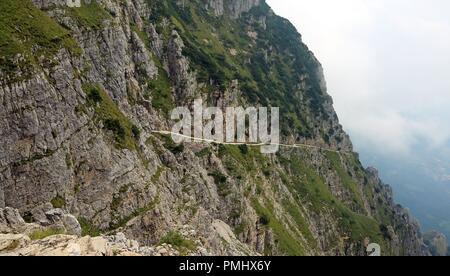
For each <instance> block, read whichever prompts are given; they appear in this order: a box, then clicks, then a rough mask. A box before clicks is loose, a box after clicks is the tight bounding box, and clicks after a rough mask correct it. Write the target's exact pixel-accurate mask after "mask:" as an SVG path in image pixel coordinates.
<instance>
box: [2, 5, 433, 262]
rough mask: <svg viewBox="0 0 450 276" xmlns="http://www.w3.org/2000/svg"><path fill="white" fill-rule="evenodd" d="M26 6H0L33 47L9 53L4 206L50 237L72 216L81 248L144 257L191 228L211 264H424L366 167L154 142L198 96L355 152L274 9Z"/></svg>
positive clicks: (294, 136)
mask: <svg viewBox="0 0 450 276" xmlns="http://www.w3.org/2000/svg"><path fill="white" fill-rule="evenodd" d="M33 3H34V5H35V6H31V2H30V1H25V0H21V1H12V0H5V1H3V2H2V4H1V6H0V11H2V12H5V11H6V12H8V13H9V16H10V18H13V19H14V21H11V22H8V21H1V22H0V23H1V24H0V26H1V29H0V30H1V32H2V33H4V34H5V35H4V36H2V38H1V39H3V40H6V42H11V41H13V42H14V43H16V44H19V43H22V42H24V41H28V42H30V43H29V44H28V43H23V48H20V52H19V53H15V52H11V51H10V49H8V48H7V47H5V45H7V44H5V43H4V42H5V41H0V42H2V43H0V53H1V56H2V58H3V59H6V60H4V61H5V62H6V64H7V65H8V66H7V67H3V66H2V67H0V70H1V74H0V79H1V82H0V83H1V88H0V101H1V102H2V103H3V107H4V108H2V110H1V111H0V119H1V120H0V137H1V142H0V145H1V147H2V149H5V150H4V151H2V153H1V154H0V168H1V169H0V183H1V186H0V208H1V207H5V206H8V207H13V208H15V209H18V210H19V211H20V213H21V215H22V216H23V217H24V218H26V219H27V220H29V222H33V223H35V224H37V225H40V227H44V228H45V225H48V224H49V219H48V215H47V213H48V212H52V208H56V209H63V210H64V212H68V213H70V214H73V215H74V216H75V217H76V218H77V220H78V221H79V223H80V227H81V228H83V233H84V234H90V235H93V234H96V235H98V234H101V235H107V234H115V233H124V235H126V237H127V238H131V239H134V240H136V241H138V242H139V243H140V244H141V245H145V246H153V245H156V244H158V243H160V242H161V241H163V240H165V241H167V240H168V239H167V236H168V235H169V234H170V233H171V231H175V232H183V231H181V230H180V229H183V227H184V226H187V227H188V228H192V229H193V230H194V232H195V235H194V236H195V237H191V238H192V239H195V240H197V241H198V242H197V244H199V246H201V247H204V248H206V249H207V250H208V251H209V252H211V253H212V254H218V255H248V254H266V255H366V254H367V252H366V251H365V246H366V245H367V244H366V243H368V242H377V243H379V244H380V245H381V247H382V251H383V252H384V253H385V254H386V255H426V254H428V251H427V248H426V246H425V245H424V244H423V240H422V237H421V234H420V230H419V226H418V224H417V222H416V221H415V220H414V219H413V218H412V217H411V215H410V214H409V213H408V212H407V211H406V210H404V209H403V208H402V207H400V206H398V205H396V204H395V203H394V202H393V200H392V190H391V189H390V188H389V187H388V186H386V185H384V184H383V183H382V182H381V180H380V179H379V177H378V174H377V172H376V171H375V170H373V169H368V170H367V169H365V168H363V167H362V165H361V163H360V162H359V158H358V156H357V154H351V155H348V156H342V155H340V154H337V153H333V152H325V151H322V150H320V149H282V150H280V152H279V153H277V154H276V155H269V156H266V155H262V154H260V153H259V151H258V150H257V149H252V148H249V147H245V146H242V147H237V146H224V145H214V144H200V143H193V144H189V143H185V144H182V145H176V144H174V143H173V141H171V139H170V137H167V136H164V135H155V134H153V133H152V131H154V130H160V129H169V127H170V124H171V122H170V120H168V119H167V118H168V116H167V114H168V112H169V111H170V110H171V109H172V108H173V107H175V106H183V105H188V104H189V103H190V102H192V99H195V98H202V99H203V100H204V102H205V103H209V104H211V105H213V106H218V107H226V106H233V105H237V104H239V105H243V106H246V105H257V106H280V107H283V112H282V116H281V126H282V130H283V131H282V141H283V142H286V143H289V144H294V143H307V144H311V145H315V146H317V147H323V148H329V149H332V150H348V151H352V150H353V147H352V145H351V141H350V139H349V137H348V135H347V134H346V133H345V132H344V131H343V129H342V126H341V125H340V124H339V121H338V118H337V115H336V113H335V112H334V109H333V106H332V99H331V97H330V96H329V95H328V94H327V92H326V85H325V80H324V77H323V72H322V68H321V66H320V63H319V62H318V61H317V59H316V58H315V57H314V55H313V54H312V53H311V51H310V50H309V49H308V48H307V47H306V45H304V44H303V43H302V41H301V36H300V35H299V34H298V32H297V31H296V30H295V28H294V27H293V26H292V25H291V24H290V23H289V22H288V21H287V20H285V19H282V18H280V17H278V16H276V15H275V14H274V13H273V11H272V10H271V9H270V7H269V6H267V4H266V3H265V1H257V0H228V1H226V0H225V1H221V0H207V1H206V0H198V1H162V0H161V1H147V0H127V1H115V0H101V1H100V0H99V1H92V2H91V3H90V4H88V3H87V2H85V1H82V7H81V8H68V7H66V6H64V1H57V0H33ZM8 5H11V6H8ZM11 7H14V10H11ZM36 7H37V8H36ZM38 8H40V9H38ZM15 14H17V16H15ZM24 14H25V15H28V14H33V15H34V18H37V19H39V20H37V22H35V24H34V25H32V26H30V25H29V24H28V23H27V22H24V21H23V20H21V18H22V16H23V15H24ZM11 15H12V17H11ZM49 20H50V21H49ZM12 22H14V23H15V25H16V28H14V26H12V25H11V24H12ZM48 22H51V23H48ZM40 23H46V24H45V25H41V24H40ZM47 23H48V24H47ZM46 26H51V27H50V28H49V27H46ZM49 204H50V205H49ZM230 232H231V233H232V234H230ZM183 233H184V232H183ZM183 233H181V234H180V233H177V234H179V235H181V236H183ZM179 235H176V234H171V235H169V236H170V237H173V236H179ZM184 235H186V234H185V233H184ZM224 236H225V237H227V238H226V239H225V238H224ZM230 236H235V239H234V238H230ZM185 238H187V237H185ZM224 240H225V241H224ZM169 241H170V239H169ZM184 244H186V243H184ZM188 244H189V243H188ZM188 247H189V246H188ZM244 248H247V249H244ZM188 249H189V248H188Z"/></svg>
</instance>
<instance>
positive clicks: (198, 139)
mask: <svg viewBox="0 0 450 276" xmlns="http://www.w3.org/2000/svg"><path fill="white" fill-rule="evenodd" d="M152 133H157V134H162V135H175V136H179V137H182V138H186V139H191V140H192V141H197V142H206V143H210V144H219V145H234V146H239V145H247V146H249V147H261V146H271V145H274V146H279V147H285V148H297V149H298V148H307V149H320V150H324V151H328V152H335V153H338V154H341V153H345V154H352V152H350V151H339V150H332V149H327V148H322V147H319V146H313V145H307V144H292V145H290V144H278V143H270V144H268V143H239V142H217V141H215V140H209V139H203V138H196V137H192V136H187V135H183V134H181V133H175V132H171V131H165V130H154V131H152Z"/></svg>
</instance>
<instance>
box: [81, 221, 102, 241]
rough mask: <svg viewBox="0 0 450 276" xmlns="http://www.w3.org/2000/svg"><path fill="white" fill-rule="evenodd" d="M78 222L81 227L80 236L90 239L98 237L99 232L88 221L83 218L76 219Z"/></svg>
mask: <svg viewBox="0 0 450 276" xmlns="http://www.w3.org/2000/svg"><path fill="white" fill-rule="evenodd" d="M78 222H79V223H80V226H81V235H82V236H83V237H84V236H90V237H98V236H100V230H99V229H98V228H97V227H95V226H94V225H93V224H92V223H91V222H90V221H88V220H87V219H85V218H78Z"/></svg>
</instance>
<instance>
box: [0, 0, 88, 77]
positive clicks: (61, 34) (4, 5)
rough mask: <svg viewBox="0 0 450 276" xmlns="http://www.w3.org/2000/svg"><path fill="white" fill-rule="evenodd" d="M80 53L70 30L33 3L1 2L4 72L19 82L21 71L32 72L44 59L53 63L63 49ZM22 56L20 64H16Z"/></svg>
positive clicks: (0, 55) (24, 0)
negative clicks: (17, 73) (18, 56)
mask: <svg viewBox="0 0 450 276" xmlns="http://www.w3.org/2000/svg"><path fill="white" fill-rule="evenodd" d="M61 47H65V48H67V49H68V50H70V51H71V52H72V53H73V54H77V53H79V48H78V47H77V45H76V42H75V41H74V40H73V39H72V38H71V37H70V33H69V32H68V30H66V29H64V28H63V27H61V26H60V25H58V24H57V23H56V22H55V21H53V20H52V19H51V18H50V17H49V16H48V15H47V14H46V13H44V12H42V11H40V10H39V9H37V8H36V7H34V6H33V4H32V3H31V1H30V0H2V1H0V69H1V71H2V72H3V73H4V74H5V75H7V76H9V77H11V78H13V79H15V78H19V79H20V76H18V75H15V73H16V71H17V70H18V69H19V68H20V69H21V70H22V71H29V70H30V69H31V68H32V66H34V65H36V64H39V63H40V62H39V61H40V60H38V59H41V57H42V59H43V61H44V62H45V61H47V62H48V61H49V60H50V59H51V57H52V56H53V55H54V54H55V53H56V52H57V51H58V50H59V49H60V48H61ZM18 54H21V55H22V56H24V58H25V59H24V60H22V61H20V62H15V63H14V62H12V61H13V60H14V59H15V58H16V57H17V55H18Z"/></svg>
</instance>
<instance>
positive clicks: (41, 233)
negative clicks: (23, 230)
mask: <svg viewBox="0 0 450 276" xmlns="http://www.w3.org/2000/svg"><path fill="white" fill-rule="evenodd" d="M61 234H64V231H63V230H62V229H60V228H56V227H50V228H46V229H40V230H36V231H34V232H33V233H31V234H30V239H31V240H32V241H36V240H42V239H45V238H47V237H50V236H55V235H61Z"/></svg>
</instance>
